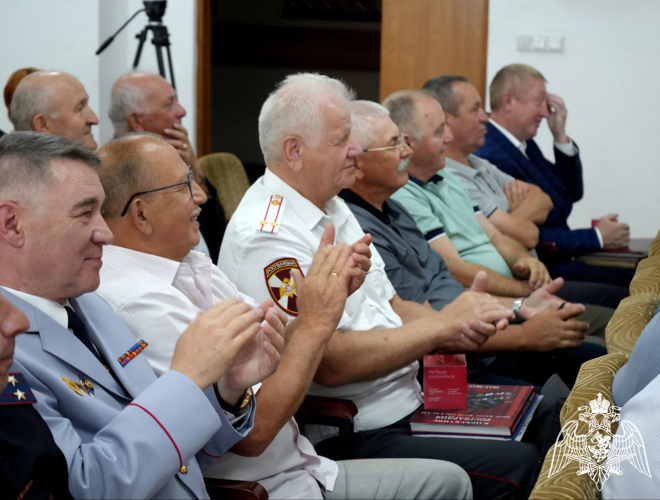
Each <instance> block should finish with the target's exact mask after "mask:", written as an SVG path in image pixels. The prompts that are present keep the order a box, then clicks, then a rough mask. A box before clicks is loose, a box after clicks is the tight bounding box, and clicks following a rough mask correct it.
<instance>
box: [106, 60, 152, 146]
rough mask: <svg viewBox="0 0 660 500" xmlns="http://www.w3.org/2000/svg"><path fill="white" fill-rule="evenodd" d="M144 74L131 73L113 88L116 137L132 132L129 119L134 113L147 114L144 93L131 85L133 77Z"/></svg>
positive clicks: (112, 113)
mask: <svg viewBox="0 0 660 500" xmlns="http://www.w3.org/2000/svg"><path fill="white" fill-rule="evenodd" d="M140 74H143V73H142V72H139V71H130V72H128V73H126V74H124V75H122V76H120V77H119V78H118V79H117V81H116V82H115V84H114V85H113V86H112V91H111V93H110V111H109V112H108V115H109V116H110V121H111V122H112V126H113V127H114V129H115V137H121V136H122V135H125V134H127V133H129V132H130V131H131V128H130V126H129V124H128V117H129V115H130V114H131V113H132V112H136V113H146V112H147V111H148V110H147V108H146V106H145V103H144V101H145V96H144V92H143V91H142V89H141V88H140V87H138V86H137V85H134V84H133V83H131V81H130V79H131V77H133V76H136V75H140Z"/></svg>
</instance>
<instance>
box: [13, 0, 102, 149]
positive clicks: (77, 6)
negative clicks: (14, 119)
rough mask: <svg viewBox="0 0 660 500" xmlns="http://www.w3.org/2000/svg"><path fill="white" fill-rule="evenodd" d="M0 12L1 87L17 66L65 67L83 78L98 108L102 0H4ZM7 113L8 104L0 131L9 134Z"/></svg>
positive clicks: (93, 102) (94, 107) (83, 82)
mask: <svg viewBox="0 0 660 500" xmlns="http://www.w3.org/2000/svg"><path fill="white" fill-rule="evenodd" d="M0 13H1V14H0V47H2V56H0V87H1V88H2V89H4V86H5V84H6V83H7V79H8V78H9V75H11V74H12V73H13V72H14V71H15V70H17V69H18V68H23V67H26V66H34V67H37V68H42V69H62V70H64V71H68V72H70V73H72V74H74V75H75V76H76V77H77V78H78V79H79V80H80V81H81V82H82V84H83V85H84V86H85V88H86V89H87V91H88V93H89V95H90V106H91V107H92V109H93V110H94V111H98V109H99V95H98V87H99V62H98V57H96V56H95V55H94V51H95V50H96V47H94V48H93V49H92V46H94V45H97V42H98V39H99V33H98V17H99V2H98V0H95V1H89V0H75V1H72V0H70V1H67V2H54V1H52V0H27V1H26V0H21V1H16V0H0ZM6 111H7V110H6V109H5V107H4V102H3V103H2V104H1V105H0V129H2V130H4V131H5V132H9V131H10V130H12V129H13V127H12V125H11V122H10V121H9V118H8V117H7V112H6ZM95 133H96V132H95ZM97 138H98V135H97Z"/></svg>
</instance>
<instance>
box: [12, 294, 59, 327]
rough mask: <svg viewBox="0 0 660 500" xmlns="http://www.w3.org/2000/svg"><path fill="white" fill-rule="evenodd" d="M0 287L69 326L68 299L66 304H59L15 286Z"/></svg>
mask: <svg viewBox="0 0 660 500" xmlns="http://www.w3.org/2000/svg"><path fill="white" fill-rule="evenodd" d="M0 288H2V289H4V290H7V291H8V292H9V293H11V294H13V295H15V296H16V297H18V298H19V299H21V300H24V301H25V302H27V303H28V304H30V305H31V306H32V307H34V308H35V309H39V311H41V312H42V313H44V314H45V315H46V316H48V317H49V318H51V319H52V320H54V321H55V322H57V323H59V324H60V325H62V326H63V327H64V328H68V327H69V316H68V315H67V313H66V309H64V306H66V305H69V301H68V300H67V301H66V303H65V304H58V303H57V302H53V301H52V300H48V299H44V298H43V297H37V296H36V295H31V294H29V293H25V292H21V291H19V290H14V289H13V288H9V287H6V286H3V287H0Z"/></svg>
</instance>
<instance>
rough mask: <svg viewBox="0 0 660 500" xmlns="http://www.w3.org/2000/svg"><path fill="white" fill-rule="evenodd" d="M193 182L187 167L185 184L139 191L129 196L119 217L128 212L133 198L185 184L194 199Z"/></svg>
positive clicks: (190, 168)
mask: <svg viewBox="0 0 660 500" xmlns="http://www.w3.org/2000/svg"><path fill="white" fill-rule="evenodd" d="M194 182H195V180H194V178H193V171H192V167H191V166H190V165H189V166H188V178H187V179H186V180H185V182H179V183H177V184H172V185H171V186H165V187H162V188H158V189H150V190H149V191H141V192H139V193H135V194H134V195H133V196H131V197H130V198H129V199H128V203H126V206H125V207H124V210H123V211H122V213H121V217H123V216H124V215H126V212H128V207H130V206H131V203H133V200H134V199H135V198H137V197H138V196H142V195H143V194H149V193H156V192H157V191H164V190H166V189H172V188H175V187H179V186H185V185H186V184H187V185H188V189H190V196H191V197H192V198H194V197H195V194H194V193H195V188H194Z"/></svg>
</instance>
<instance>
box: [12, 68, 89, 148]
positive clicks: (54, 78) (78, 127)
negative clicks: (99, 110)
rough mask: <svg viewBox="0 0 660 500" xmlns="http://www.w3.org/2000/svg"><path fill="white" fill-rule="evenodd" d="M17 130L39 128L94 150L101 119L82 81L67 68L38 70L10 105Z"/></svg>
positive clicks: (31, 75)
mask: <svg viewBox="0 0 660 500" xmlns="http://www.w3.org/2000/svg"><path fill="white" fill-rule="evenodd" d="M10 112H11V121H12V123H13V124H14V129H15V130H16V131H30V130H32V131H35V132H44V133H46V134H52V135H59V136H61V137H66V138H67V139H71V140H73V141H77V142H79V143H81V144H82V145H83V146H85V147H86V148H87V149H90V150H92V151H94V150H96V148H97V147H98V145H97V144H96V140H95V139H94V134H93V133H92V127H93V126H94V125H98V123H99V119H98V117H97V116H96V113H94V111H93V110H92V108H90V106H89V95H88V94H87V91H86V90H85V87H84V86H83V84H82V83H80V81H79V80H78V79H77V78H76V77H75V76H73V75H70V74H69V73H65V72H63V71H37V72H36V73H32V74H30V75H28V76H26V77H25V78H24V79H23V80H22V81H21V83H19V84H18V86H17V87H16V92H15V93H14V98H13V100H12V102H11V107H10Z"/></svg>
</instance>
